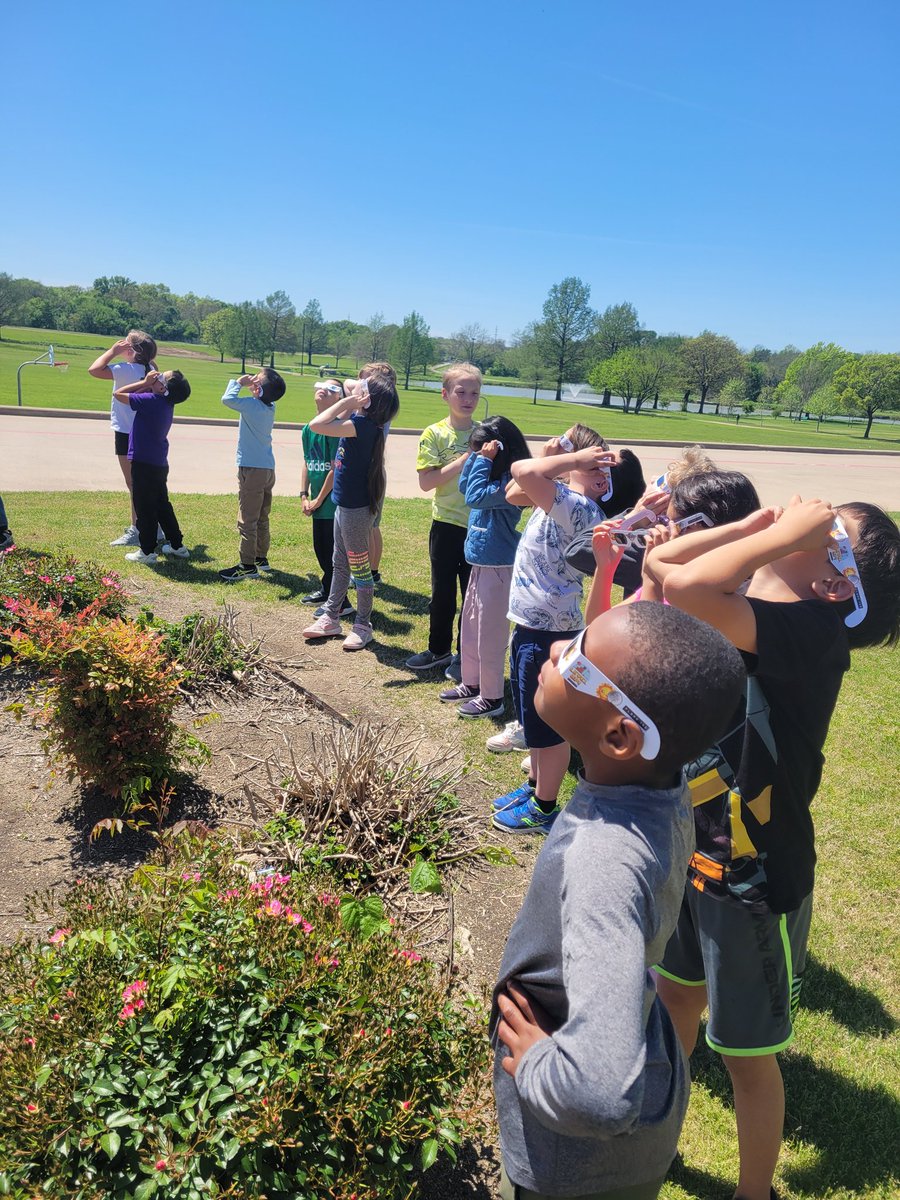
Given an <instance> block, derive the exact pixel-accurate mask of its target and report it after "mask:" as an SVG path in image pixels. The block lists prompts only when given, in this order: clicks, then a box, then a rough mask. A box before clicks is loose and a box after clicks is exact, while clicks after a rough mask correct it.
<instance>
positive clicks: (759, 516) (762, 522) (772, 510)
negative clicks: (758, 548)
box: [741, 504, 784, 533]
mask: <svg viewBox="0 0 900 1200" xmlns="http://www.w3.org/2000/svg"><path fill="white" fill-rule="evenodd" d="M783 512H784V509H783V508H782V507H781V505H780V504H773V505H769V507H768V508H758V509H757V510H756V512H752V513H750V515H749V517H744V519H743V521H741V528H742V529H743V530H744V531H745V532H746V533H759V532H760V530H761V529H768V528H769V526H770V525H774V524H775V522H776V521H780V520H781V515H782V513H783Z"/></svg>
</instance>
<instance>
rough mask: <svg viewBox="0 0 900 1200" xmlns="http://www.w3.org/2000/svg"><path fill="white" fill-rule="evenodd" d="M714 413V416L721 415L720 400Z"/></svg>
mask: <svg viewBox="0 0 900 1200" xmlns="http://www.w3.org/2000/svg"><path fill="white" fill-rule="evenodd" d="M713 415H714V416H716V417H717V416H718V415H719V402H718V400H717V401H716V410H715V413H714V414H713Z"/></svg>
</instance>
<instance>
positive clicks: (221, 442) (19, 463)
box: [0, 412, 900, 512]
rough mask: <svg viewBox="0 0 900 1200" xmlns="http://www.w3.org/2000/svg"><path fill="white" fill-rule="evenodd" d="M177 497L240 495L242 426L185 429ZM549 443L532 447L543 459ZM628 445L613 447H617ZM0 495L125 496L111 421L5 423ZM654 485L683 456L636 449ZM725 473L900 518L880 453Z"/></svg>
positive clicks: (760, 457)
mask: <svg viewBox="0 0 900 1200" xmlns="http://www.w3.org/2000/svg"><path fill="white" fill-rule="evenodd" d="M169 441H170V447H171V449H170V457H169V462H170V466H171V471H170V475H169V489H170V490H171V491H172V492H201V493H206V494H226V495H228V494H234V493H236V491H237V481H236V478H235V472H236V468H235V465H234V455H235V448H236V446H237V422H236V421H235V422H234V423H232V424H231V425H230V426H229V425H218V424H216V425H213V424H208V425H207V424H204V423H201V422H197V423H193V422H180V421H179V422H178V423H177V424H176V425H175V426H174V427H173V429H172V433H171V435H170V439H169ZM542 444H543V443H542V442H540V441H535V442H532V443H531V447H532V450H533V452H535V453H536V454H539V453H540V450H541V446H542ZM619 444H625V443H613V445H619ZM416 445H417V438H416V437H415V436H412V435H409V434H404V433H401V432H400V431H395V432H394V433H393V434H391V436H390V437H388V440H387V455H386V459H387V472H388V496H393V497H398V498H400V497H410V496H414V497H421V496H422V495H423V493H422V492H421V491H420V490H419V486H418V480H417V476H416V467H415V462H416ZM274 446H275V459H276V462H277V464H278V466H277V475H278V483H277V485H276V486H277V490H278V492H280V493H281V494H283V495H296V494H297V493H298V492H299V490H300V463H301V460H302V455H301V452H300V433H299V430H296V429H276V430H275V436H274ZM0 450H2V458H0V495H2V494H3V493H5V492H16V491H24V492H34V491H118V490H119V489H120V488H122V487H123V483H122V476H121V473H120V471H119V465H118V462H117V461H116V458H115V454H114V452H113V435H112V431H111V430H110V427H109V419H108V417H106V415H105V414H104V415H103V419H97V418H94V419H91V418H85V417H77V418H76V417H60V416H54V417H48V416H35V415H33V414H29V413H27V412H22V413H21V414H20V413H14V414H10V413H3V414H0ZM636 453H637V454H638V455H639V457H640V460H641V463H642V464H643V467H644V474H645V476H646V477H647V479H648V480H649V479H652V478H653V477H654V476H655V475H658V474H659V473H660V472H661V471H663V470H665V468H666V466H667V464H668V463H669V462H671V461H672V459H674V458H677V457H678V451H677V450H675V449H673V448H672V447H670V446H652V445H641V446H637V447H636ZM711 455H712V457H713V458H714V459H715V461H716V462H717V463H718V464H719V465H720V466H721V467H723V468H727V469H730V470H735V471H743V472H744V473H745V474H747V475H749V476H750V478H751V479H752V480H753V482H754V483H755V484H756V486H757V488H758V490H759V493H760V496H761V498H762V502H763V503H764V504H778V503H784V501H785V500H787V499H789V498H790V496H791V494H792V493H794V492H799V493H800V495H802V496H823V497H824V498H826V499H828V500H831V501H833V502H834V503H842V502H844V501H846V500H870V501H873V502H874V503H875V504H880V505H882V507H884V508H887V509H890V510H891V511H894V512H896V511H898V510H900V457H898V456H896V455H890V454H879V453H878V452H876V451H872V452H869V453H866V454H859V453H853V452H850V453H846V454H843V453H835V452H829V453H822V454H820V453H817V452H809V451H799V450H789V449H777V448H775V449H765V450H757V449H733V448H726V449H721V450H719V451H716V450H712V451H711Z"/></svg>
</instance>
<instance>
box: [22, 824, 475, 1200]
mask: <svg viewBox="0 0 900 1200" xmlns="http://www.w3.org/2000/svg"><path fill="white" fill-rule="evenodd" d="M167 845H168V853H163V854H160V855H158V856H157V858H156V859H154V860H153V861H152V862H151V863H150V864H148V865H145V866H143V867H142V868H140V869H139V870H138V871H137V872H135V874H134V875H133V876H132V877H131V878H130V879H128V880H127V881H125V882H121V883H118V884H115V883H99V882H98V883H83V884H81V886H78V887H76V888H74V889H73V890H72V892H71V893H70V894H69V895H68V897H67V898H66V899H65V901H64V904H63V908H62V915H61V916H58V917H57V918H56V919H57V921H58V927H57V928H56V930H55V932H54V933H53V934H52V935H51V936H50V937H49V939H48V940H47V941H46V942H45V943H44V944H43V945H33V944H28V943H24V942H21V943H19V944H17V945H16V946H14V947H11V948H7V949H5V950H0V1064H2V1068H0V1128H3V1129H4V1130H5V1131H6V1133H5V1136H4V1138H3V1139H2V1144H0V1194H8V1193H10V1192H12V1194H14V1195H22V1196H25V1195H28V1196H32V1195H37V1194H38V1192H39V1193H40V1195H41V1196H45V1197H51V1198H62V1197H67V1198H72V1197H74V1198H76V1200H88V1198H91V1200H94V1198H99V1197H116V1198H122V1200H131V1198H133V1200H146V1198H147V1197H149V1196H157V1197H159V1198H160V1200H162V1198H163V1197H165V1200H188V1198H194V1197H197V1198H199V1197H206V1196H220V1197H225V1196H229V1197H241V1198H256V1197H258V1198H260V1200H262V1198H263V1197H267V1198H268V1200H287V1198H288V1197H300V1198H306V1197H309V1198H313V1197H315V1198H316V1200H320V1198H323V1197H334V1198H339V1197H340V1198H342V1200H349V1198H350V1197H351V1196H353V1195H355V1196H356V1197H357V1200H375V1197H382V1198H383V1197H387V1196H390V1197H397V1198H400V1197H402V1196H407V1195H409V1194H410V1192H411V1190H412V1186H413V1183H412V1181H413V1176H414V1172H415V1171H416V1170H418V1169H421V1168H422V1167H428V1166H430V1165H431V1163H432V1162H433V1161H434V1159H435V1158H436V1156H437V1154H438V1153H439V1151H446V1152H448V1153H450V1154H451V1155H453V1152H454V1146H455V1145H456V1144H457V1143H458V1141H459V1140H460V1136H461V1132H462V1130H463V1129H464V1128H465V1122H466V1121H467V1119H468V1117H469V1114H470V1112H471V1111H472V1108H471V1105H472V1103H473V1101H474V1098H475V1097H474V1090H473V1089H474V1088H475V1087H476V1086H477V1087H480V1086H481V1080H483V1079H484V1078H485V1077H486V1075H487V1072H486V1053H487V1051H486V1046H485V1042H484V1037H483V1028H482V1020H481V1018H482V1016H483V1014H482V1013H481V1008H480V1005H479V1004H476V1003H475V1002H474V1001H468V1002H467V1003H466V1004H464V1005H462V1006H459V1007H458V1006H456V1005H454V1004H452V1003H451V1002H450V1001H449V1000H448V998H447V994H446V990H445V987H444V986H443V984H442V981H441V979H440V977H439V975H438V974H437V972H436V971H435V970H434V969H433V968H432V967H431V966H430V965H429V964H428V963H426V962H424V961H422V960H421V959H420V957H419V955H418V954H416V953H415V951H414V950H412V949H410V948H409V947H408V946H406V945H405V944H404V941H403V939H402V938H401V937H400V936H399V935H398V933H397V929H396V927H395V926H393V925H392V923H391V922H389V921H388V920H386V919H385V917H384V912H383V909H382V907H381V903H380V901H379V900H378V899H377V898H376V897H371V896H370V897H367V898H366V899H365V900H355V899H353V898H351V897H344V898H343V899H339V898H337V897H335V896H332V895H329V894H328V893H326V892H323V891H321V890H320V886H321V885H319V884H317V882H316V880H315V877H313V876H309V875H305V874H302V873H296V872H295V873H294V874H293V875H291V876H287V875H278V874H274V873H271V874H267V875H265V876H264V877H262V878H256V879H255V881H253V882H251V881H250V880H249V879H248V876H247V872H246V870H243V871H242V870H241V869H240V867H239V865H238V864H237V863H236V862H235V859H234V855H233V852H232V851H230V850H229V848H228V847H227V845H225V844H224V843H223V842H222V841H220V840H216V839H213V838H208V839H206V840H205V841H202V842H201V841H198V840H194V839H191V838H189V837H186V836H182V837H180V838H177V839H175V840H174V842H169V843H165V842H164V843H163V849H164V850H165V849H166V846H167ZM376 910H377V911H376ZM466 1096H468V1097H469V1100H468V1102H467V1101H466V1099H465V1097H466Z"/></svg>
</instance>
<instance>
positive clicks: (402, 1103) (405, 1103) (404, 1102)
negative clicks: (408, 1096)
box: [400, 1100, 410, 1112]
mask: <svg viewBox="0 0 900 1200" xmlns="http://www.w3.org/2000/svg"><path fill="white" fill-rule="evenodd" d="M409 1104H410V1102H409V1100H401V1101H400V1107H401V1108H402V1109H403V1111H404V1112H408V1111H409Z"/></svg>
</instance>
